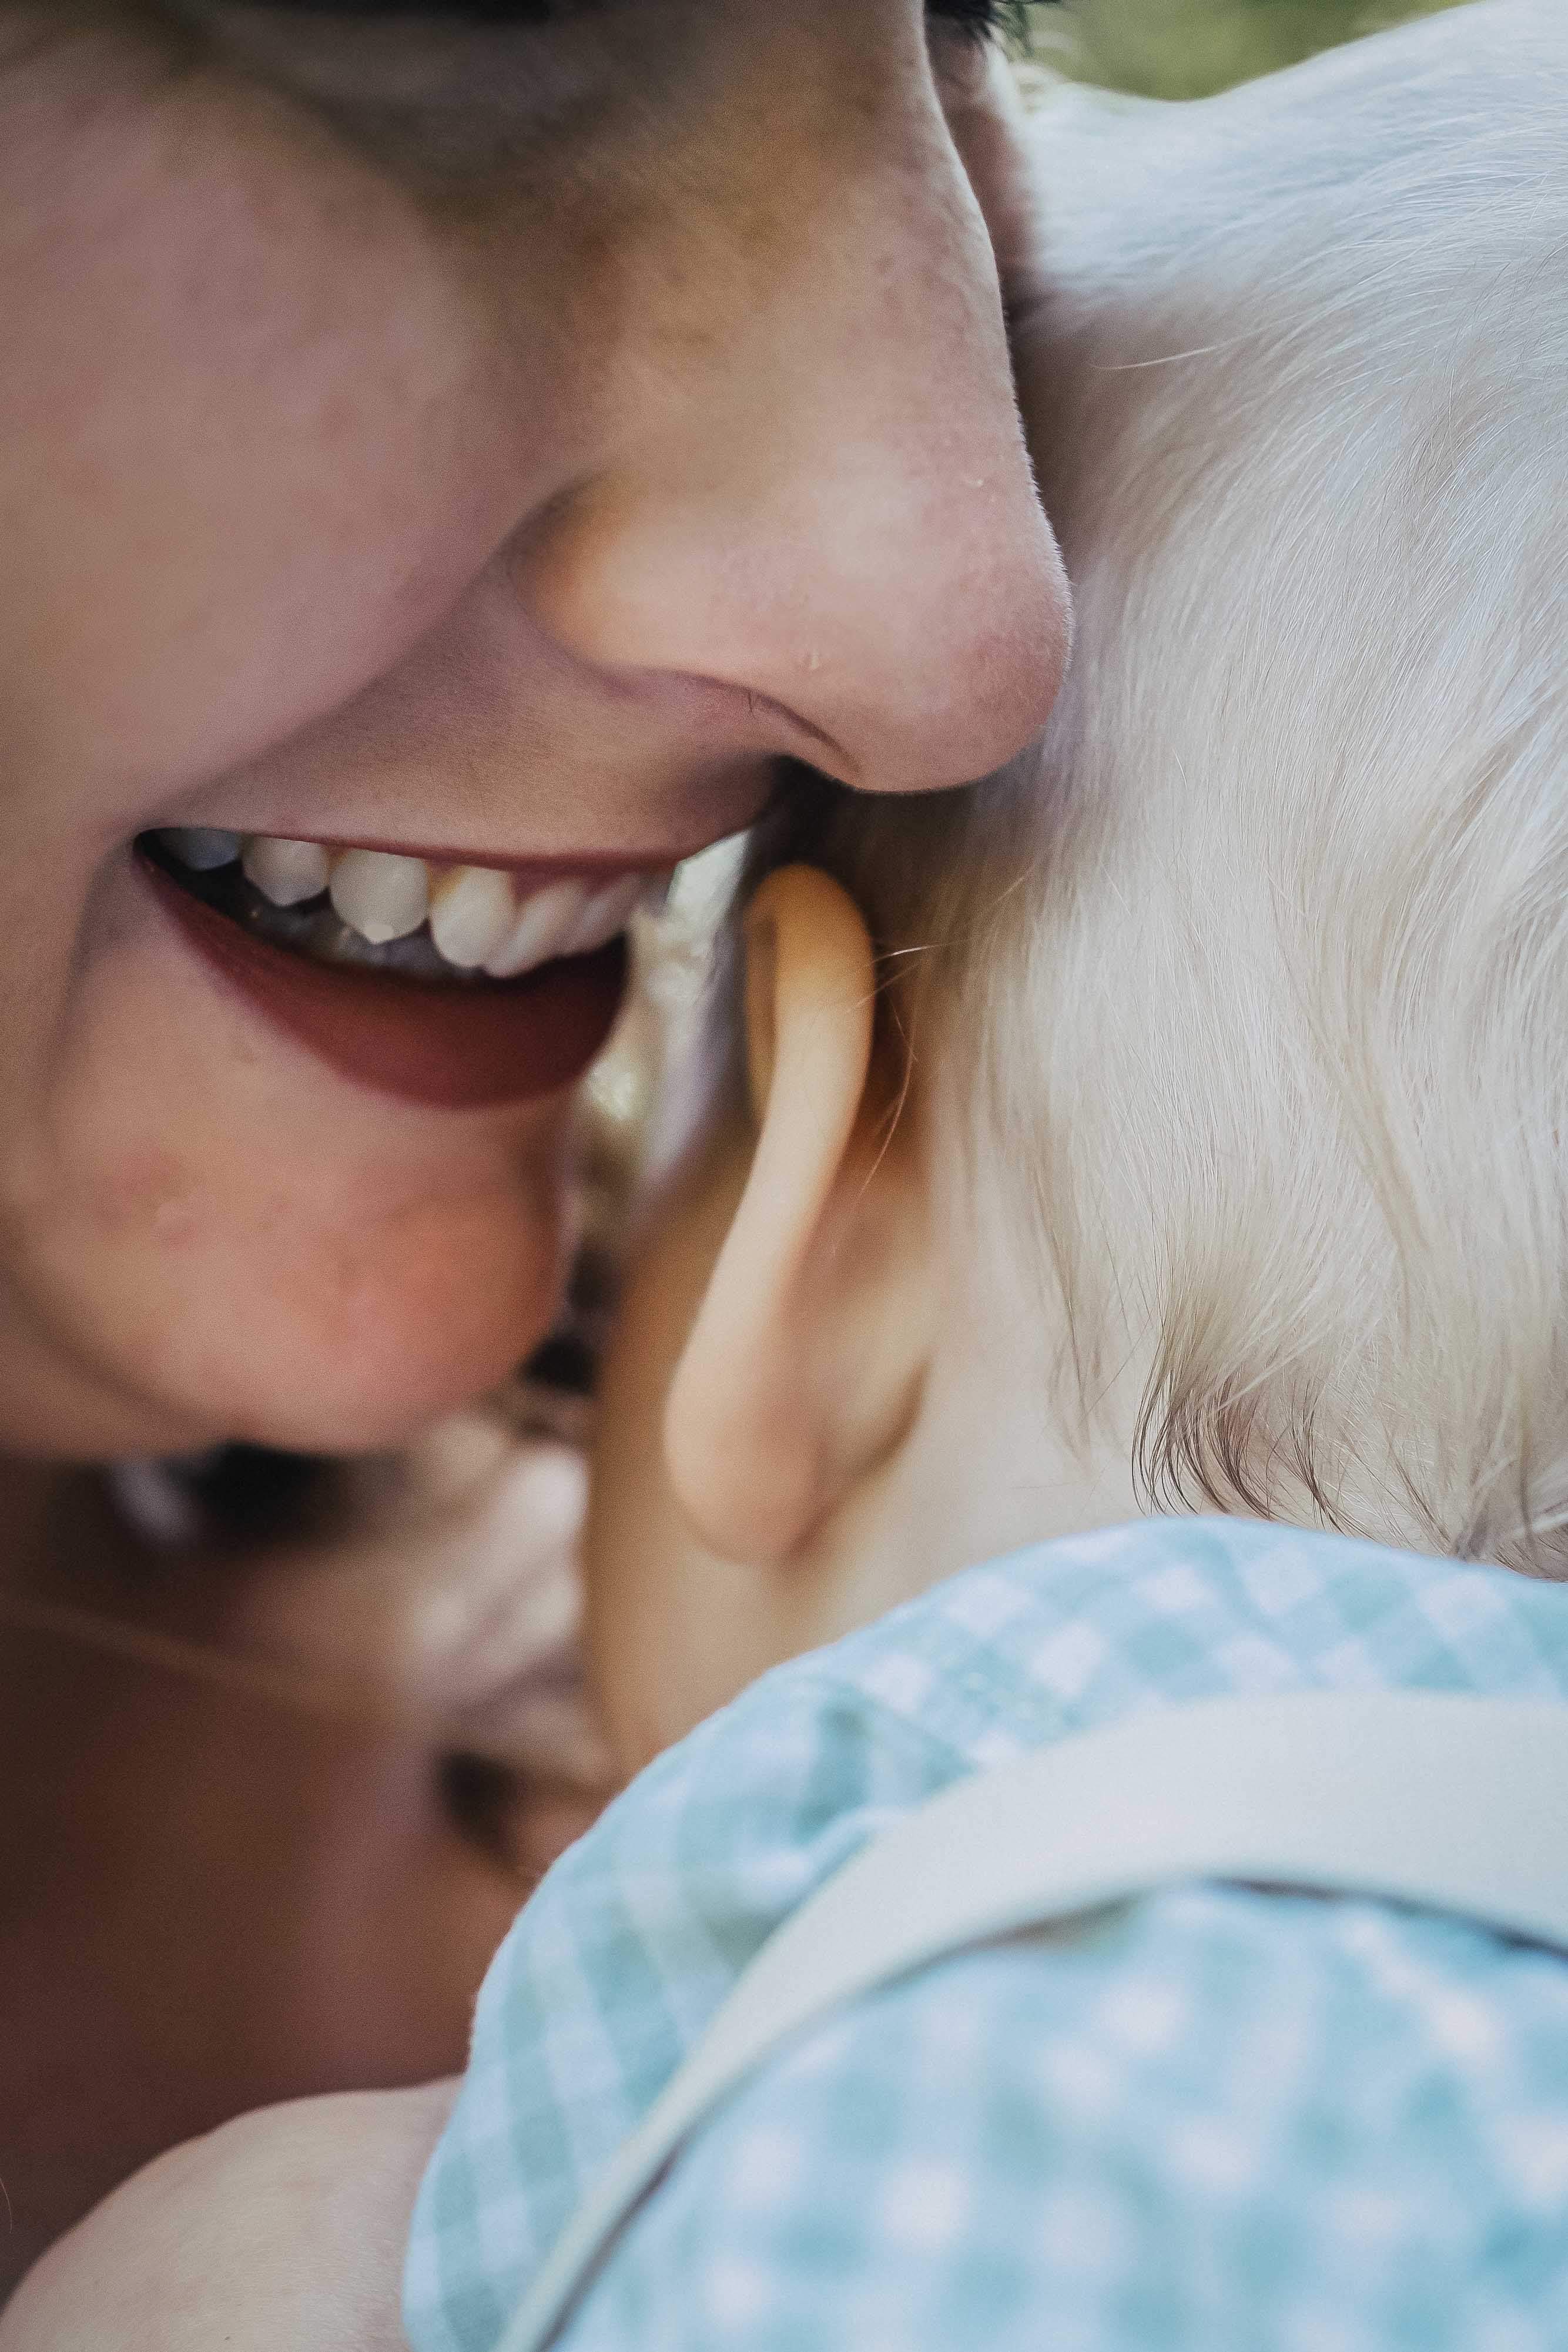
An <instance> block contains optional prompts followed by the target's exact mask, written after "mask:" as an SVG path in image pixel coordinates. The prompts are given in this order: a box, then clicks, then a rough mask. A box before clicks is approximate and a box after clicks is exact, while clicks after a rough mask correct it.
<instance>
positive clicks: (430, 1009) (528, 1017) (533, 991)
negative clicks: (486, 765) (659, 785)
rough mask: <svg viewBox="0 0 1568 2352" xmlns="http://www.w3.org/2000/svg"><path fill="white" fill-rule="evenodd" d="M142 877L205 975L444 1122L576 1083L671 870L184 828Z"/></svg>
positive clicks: (144, 858)
mask: <svg viewBox="0 0 1568 2352" xmlns="http://www.w3.org/2000/svg"><path fill="white" fill-rule="evenodd" d="M135 848H136V852H137V856H138V862H139V864H140V866H141V870H142V874H143V876H144V877H145V879H146V880H147V882H148V884H149V885H150V887H152V889H153V893H154V895H155V897H156V898H157V899H158V900H159V903H160V904H161V905H162V907H163V909H164V911H165V913H166V914H168V915H169V916H170V917H171V918H172V919H173V920H174V923H175V925H176V926H177V927H178V929H180V930H181V931H182V932H183V933H184V936H185V938H186V940H188V941H189V943H190V944H191V945H192V946H194V947H195V949H196V950H197V951H198V952H199V953H200V954H201V956H202V957H203V959H204V960H205V962H206V964H207V965H208V967H209V969H211V970H213V971H215V972H216V974H217V976H218V977H219V978H220V979H221V980H222V981H223V982H226V984H227V985H228V986H229V987H231V988H232V989H236V990H237V991H238V992H241V993H242V994H244V995H245V996H247V998H248V999H249V1000H250V1002H251V1003H252V1004H253V1005H254V1006H255V1007H256V1008H257V1009H258V1010H259V1011H260V1012H261V1013H263V1014H265V1015H266V1016H267V1017H268V1018H269V1019H270V1020H271V1021H272V1023H273V1024H274V1025H275V1026H278V1027H280V1028H282V1029H284V1030H285V1031H287V1032H288V1033H289V1034H291V1035H292V1036H293V1037H294V1038H295V1039H297V1040H298V1041H299V1042H300V1043H302V1044H304V1045H308V1046H309V1047H310V1048H311V1049H312V1050H313V1051H314V1052H315V1053H316V1054H318V1055H320V1056H321V1058H322V1059H324V1060H326V1061H327V1062H329V1063H330V1064H331V1066H333V1067H334V1068H335V1069H337V1070H338V1071H340V1072H341V1073H342V1074H343V1075H345V1076H350V1077H353V1078H355V1079H357V1080H359V1081H360V1082H361V1083H363V1084H365V1085H368V1086H371V1087H375V1088H377V1089H378V1090H380V1091H382V1092H384V1093H389V1094H393V1095H398V1096H401V1097H404V1098H405V1099H406V1100H410V1101H415V1102H420V1103H426V1104H433V1105H438V1106H441V1107H444V1108H454V1109H455V1108H479V1107H483V1106H489V1105H494V1104H498V1103H502V1102H521V1101H526V1100H529V1099H531V1098H532V1097H536V1096H539V1095H542V1094H546V1093H550V1092H552V1091H554V1090H555V1089H556V1088H558V1087H563V1086H565V1085H567V1084H569V1083H571V1081H572V1080H573V1079H574V1078H576V1077H577V1076H580V1075H581V1073H582V1071H583V1070H584V1069H585V1068H586V1066H587V1065H588V1063H589V1062H590V1061H591V1060H592V1059H593V1057H594V1055H595V1054H596V1053H597V1051H598V1050H599V1047H600V1046H601V1045H603V1044H604V1042H605V1038H606V1036H607V1035H608V1034H609V1031H610V1028H611V1026H612V1025H613V1024H614V1021H615V1017H616V1012H617V1011H618V1009H619V1006H620V1002H621V998H622V995H623V994H624V991H625V984H626V946H625V940H624V933H625V931H626V926H627V924H628V923H629V921H630V920H631V919H632V917H633V915H634V914H635V913H636V912H637V909H638V908H656V907H658V906H659V905H662V903H663V898H664V896H665V894H666V892H667V891H668V883H669V871H668V868H660V869H657V870H656V869H652V868H648V867H636V868H634V867H630V866H620V867H619V868H617V870H616V871H615V872H614V873H612V874H608V875H606V874H605V873H603V872H599V873H583V872H578V873H575V874H573V873H563V871H562V870H561V868H560V867H559V866H557V867H554V868H540V867H532V868H526V869H524V868H519V869H517V870H515V871H508V870H506V869H503V868H501V867H499V866H478V865H467V864H465V865H457V864H451V865H448V864H444V863H439V862H437V861H432V860H426V859H425V858H422V857H416V856H407V855H404V854H402V853H397V852H393V851H387V850H379V849H365V848H358V847H349V846H346V845H345V846H342V847H334V846H331V845H327V844H323V843H320V842H312V841H292V840H283V839H279V838H278V837H276V836H273V835H263V834H251V835H238V834H234V833H223V832H217V831H215V830H213V829H211V828H208V827H205V826H184V827H180V828H177V829H174V828H171V829H166V830H163V831H161V832H157V833H151V834H142V835H139V836H138V837H137V840H136V844H135Z"/></svg>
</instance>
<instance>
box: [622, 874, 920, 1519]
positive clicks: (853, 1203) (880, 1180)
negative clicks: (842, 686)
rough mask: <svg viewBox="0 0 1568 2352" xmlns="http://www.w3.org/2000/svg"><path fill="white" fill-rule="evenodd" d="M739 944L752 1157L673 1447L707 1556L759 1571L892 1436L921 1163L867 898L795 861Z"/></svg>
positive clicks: (916, 1340) (915, 1364)
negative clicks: (879, 990)
mask: <svg viewBox="0 0 1568 2352" xmlns="http://www.w3.org/2000/svg"><path fill="white" fill-rule="evenodd" d="M745 946H746V986H745V1009H746V1045H747V1077H748V1084H749V1088H750V1093H751V1099H752V1114H753V1118H754V1121H755V1124H756V1127H757V1129H758V1135H757V1142H756V1149H755V1152H754V1155H753V1158H752V1166H751V1171H750V1173H749V1175H748V1177H747V1180H746V1183H745V1188H744V1191H743V1192H742V1198H741V1202H740V1206H739V1208H738V1209H737V1211H736V1213H735V1216H734V1221H733V1223H732V1224H731V1229H730V1232H729V1234H728V1235H727V1236H726V1239H725V1242H724V1244H723V1247H722V1249H721V1252H720V1254H719V1257H718V1260H717V1262H716V1264H715V1265H714V1268H713V1272H712V1275H711V1276H710V1281H709V1286H708V1290H707V1293H706V1296H705V1297H704V1298H703V1301H702V1305H701V1307H700V1309H699V1312H698V1316H697V1319H696V1321H695V1323H694V1324H693V1326H692V1329H691V1333H690V1336H689V1339H688V1340H687V1344H686V1348H685V1350H684V1352H683V1354H682V1356H681V1360H680V1362H679V1366H678V1368H677V1370H676V1374H675V1378H674V1381H673V1382H672V1383H671V1387H670V1391H669V1397H668V1403H667V1406H666V1413H665V1454H666V1463H667V1467H668V1475H669V1478H670V1483H671V1486H672V1487H673V1489H674V1492H675V1494H676V1496H677V1497H678V1499H679V1502H680V1504H681V1506H682V1507H683V1508H684V1509H685V1511H686V1512H687V1514H688V1516H689V1517H690V1519H691V1520H692V1522H693V1524H694V1526H695V1528H696V1529H697V1531H698V1533H699V1534H700V1537H701V1538H702V1541H703V1542H704V1543H705V1544H706V1545H707V1546H708V1548H709V1549H710V1550H712V1551H715V1552H717V1553H718V1554H719V1555H720V1556H721V1558H725V1559H740V1560H748V1561H758V1562H763V1561H778V1560H781V1559H786V1558H787V1557H788V1556H789V1555H790V1554H791V1553H793V1552H795V1550H797V1549H799V1547H800V1546H801V1544H802V1543H803V1542H804V1541H805V1538H806V1537H807V1536H808V1535H809V1534H810V1532H811V1530H812V1529H813V1528H814V1527H816V1524H817V1522H818V1521H819V1520H820V1519H821V1518H822V1517H823V1516H824V1515H825V1513H826V1511H827V1510H828V1509H830V1508H831V1507H832V1506H833V1504H834V1503H835V1502H836V1501H837V1499H838V1498H839V1496H841V1494H842V1493H843V1492H844V1491H845V1489H846V1487H847V1485H848V1484H849V1483H850V1482H852V1481H853V1480H854V1479H855V1478H856V1477H857V1476H858V1475H861V1474H863V1473H864V1472H865V1471H866V1470H868V1469H869V1468H870V1467H871V1466H872V1465H874V1464H875V1462H876V1461H877V1460H878V1459H879V1458H880V1456H881V1455H882V1454H885V1453H886V1451H887V1450H888V1448H889V1446H890V1445H891V1444H893V1443H894V1442H895V1440H896V1439H897V1437H898V1436H899V1435H900V1434H901V1433H902V1431H903V1429H904V1427H905V1426H906V1424H907V1422H908V1419H909V1415H910V1411H911V1410H912V1406H913V1402H914V1398H915V1396H916V1394H917V1393H918V1389H919V1382H920V1378H921V1373H922V1372H923V1370H924V1365H925V1357H926V1348H925V1313H926V1308H925V1298H926V1288H925V1285H924V1282H923V1279H922V1276H923V1273H924V1266H923V1263H922V1257H921V1247H922V1240H923V1230H924V1225H923V1214H922V1213H921V1212H922V1210H923V1202H921V1200H920V1198H919V1180H918V1171H917V1169H916V1165H915V1161H916V1155H915V1153H914V1151H913V1149H912V1147H911V1145H910V1140H909V1139H908V1137H907V1135H906V1134H905V1133H903V1132H902V1131H901V1130H900V1129H898V1128H897V1126H896V1124H895V1125H893V1127H892V1130H891V1132H889V1119H888V1118H885V1117H883V1116H882V1115H881V1114H882V1108H883V1099H884V1098H883V1093H882V1090H881V1088H880V1087H879V1086H878V1085H877V1084H876V1083H875V1082H874V1071H873V1038H874V1028H875V1019H874V1016H875V986H876V983H875V972H874V968H873V963H872V957H871V947H870V941H869V940H868V936H867V932H866V926H865V924H864V922H863V921H862V919H861V918H860V914H859V912H858V908H856V907H855V906H854V904H853V902H852V901H851V900H850V899H849V898H848V897H847V895H846V893H845V892H844V891H843V890H841V889H840V888H839V887H838V885H837V883H836V882H833V881H831V880H830V879H829V878H828V877H827V876H826V875H825V874H821V873H818V872H817V871H816V869H815V868H813V867H810V866H787V867H785V868H784V869H783V870H782V871H780V872H778V873H776V874H773V875H771V876H770V877H768V879H767V881H766V882H765V883H764V884H763V887H762V888H761V889H760V890H759V891H758V893H757V896H756V898H755V899H754V900H753V901H752V907H751V908H750V910H749V912H748V916H747V921H746V939H745ZM911 1307H913V1312H911Z"/></svg>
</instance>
